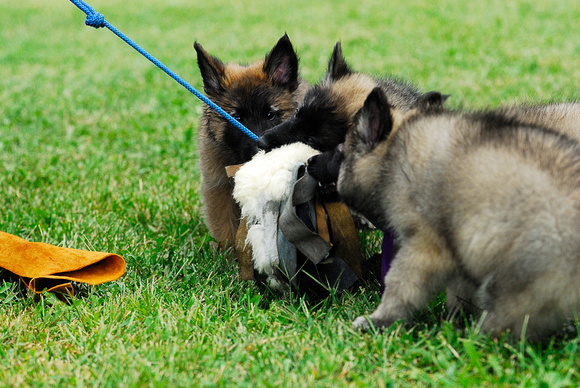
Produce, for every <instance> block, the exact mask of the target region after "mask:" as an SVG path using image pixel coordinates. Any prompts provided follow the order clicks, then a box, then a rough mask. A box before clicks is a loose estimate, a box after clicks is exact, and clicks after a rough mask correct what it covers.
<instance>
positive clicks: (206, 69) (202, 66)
mask: <svg viewBox="0 0 580 388" xmlns="http://www.w3.org/2000/svg"><path fill="white" fill-rule="evenodd" d="M193 47H194V48H195V51H197V65H198V66H199V71H200V72H201V77H202V78H203V90H205V92H206V93H207V94H209V95H215V94H217V93H220V92H221V91H223V85H222V80H223V78H224V74H225V65H224V64H223V63H222V61H220V60H219V59H217V58H216V57H213V56H211V55H209V54H208V53H207V52H206V51H205V50H204V49H203V47H202V46H201V44H199V43H197V42H195V43H194V44H193Z"/></svg>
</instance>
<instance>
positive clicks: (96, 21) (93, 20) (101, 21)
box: [85, 12, 105, 28]
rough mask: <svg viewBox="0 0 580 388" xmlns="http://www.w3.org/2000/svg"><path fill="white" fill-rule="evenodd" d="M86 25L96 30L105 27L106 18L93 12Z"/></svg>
mask: <svg viewBox="0 0 580 388" xmlns="http://www.w3.org/2000/svg"><path fill="white" fill-rule="evenodd" d="M85 24H86V25H87V26H91V27H95V28H101V27H105V16H104V15H103V14H102V13H99V12H92V13H90V14H88V15H87V18H86V20H85Z"/></svg>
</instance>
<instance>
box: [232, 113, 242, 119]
mask: <svg viewBox="0 0 580 388" xmlns="http://www.w3.org/2000/svg"><path fill="white" fill-rule="evenodd" d="M230 116H232V117H233V118H234V119H236V121H242V116H241V115H240V114H238V113H236V112H232V113H230Z"/></svg>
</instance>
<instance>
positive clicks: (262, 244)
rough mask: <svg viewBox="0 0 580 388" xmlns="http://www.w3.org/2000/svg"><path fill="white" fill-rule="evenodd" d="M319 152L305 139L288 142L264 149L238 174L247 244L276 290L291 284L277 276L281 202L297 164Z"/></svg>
mask: <svg viewBox="0 0 580 388" xmlns="http://www.w3.org/2000/svg"><path fill="white" fill-rule="evenodd" d="M318 153H319V152H318V151H316V150H315V149H313V148H311V147H310V146H308V145H306V144H303V143H294V144H288V145H285V146H282V147H280V148H277V149H274V150H272V151H270V152H268V153H265V152H264V151H260V152H258V154H256V155H255V156H254V157H253V158H252V160H250V161H249V162H247V163H246V164H245V165H243V166H242V167H241V168H240V169H239V171H238V172H237V173H236V175H235V176H234V179H235V185H234V192H233V196H234V199H235V200H236V201H237V202H238V203H239V204H240V208H241V211H242V218H245V219H246V223H247V225H248V234H247V237H246V244H250V245H251V247H252V250H253V262H254V268H255V269H256V270H257V271H258V272H260V273H262V274H265V275H267V276H268V283H269V285H270V287H271V288H273V289H276V290H280V291H283V290H286V289H287V287H288V285H287V284H284V283H281V282H280V281H278V280H277V279H276V278H275V277H274V273H275V269H276V268H277V267H278V266H279V264H280V260H279V257H278V248H277V230H278V218H279V215H280V205H281V204H282V203H284V202H285V201H286V200H287V199H288V196H289V195H290V191H291V184H292V181H293V171H294V169H295V167H296V165H298V164H304V163H306V161H307V160H308V159H309V158H310V157H312V156H314V155H316V154H318Z"/></svg>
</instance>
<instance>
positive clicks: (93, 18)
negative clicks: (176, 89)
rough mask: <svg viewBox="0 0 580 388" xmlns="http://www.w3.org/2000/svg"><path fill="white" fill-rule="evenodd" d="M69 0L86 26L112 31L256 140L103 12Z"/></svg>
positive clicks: (240, 124)
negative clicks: (109, 20) (81, 12)
mask: <svg viewBox="0 0 580 388" xmlns="http://www.w3.org/2000/svg"><path fill="white" fill-rule="evenodd" d="M70 1H71V3H73V4H74V5H76V6H77V7H78V8H79V9H80V10H81V11H83V12H84V13H85V14H86V15H87V18H86V20H85V24H86V25H87V26H91V27H94V28H102V27H106V28H108V29H109V30H110V31H111V32H113V33H114V34H115V35H117V36H118V37H119V38H121V39H122V40H123V41H124V42H125V43H127V44H128V45H129V46H131V47H133V48H134V49H135V50H137V51H138V52H139V53H140V54H141V55H143V56H144V57H145V58H147V59H149V61H151V62H152V63H153V64H154V65H155V66H157V67H158V68H160V69H161V70H163V72H165V74H167V75H168V76H170V77H171V78H173V79H174V80H175V81H176V82H177V83H178V84H180V85H181V86H183V87H184V88H185V89H187V90H188V91H189V92H191V93H192V94H193V95H194V96H196V97H197V98H199V99H200V100H201V101H203V102H204V103H205V104H207V105H208V106H209V107H210V108H211V109H213V110H215V111H216V112H217V113H219V114H220V115H221V116H223V117H224V118H225V119H226V120H228V121H229V122H230V123H232V124H233V125H234V126H236V127H237V128H238V129H240V130H241V131H242V132H243V133H245V134H246V135H247V136H249V137H250V138H251V139H252V140H254V141H256V140H258V136H256V134H255V133H253V132H252V131H250V130H249V129H248V128H246V127H245V126H244V125H242V123H240V122H239V121H237V120H236V119H234V118H233V117H232V116H231V115H230V114H228V113H227V112H226V111H225V110H223V109H222V108H221V107H220V106H219V105H217V104H215V103H214V102H213V101H212V100H210V99H209V98H207V97H206V96H204V95H203V94H201V93H200V92H199V91H198V90H197V89H195V88H194V87H193V86H191V85H190V84H189V83H187V82H186V81H185V80H184V79H183V78H181V77H180V76H178V75H177V74H176V73H174V72H173V71H172V70H171V69H169V68H168V67H167V66H165V65H164V64H163V63H161V62H160V61H159V60H158V59H157V58H155V57H154V56H153V55H151V54H149V53H148V52H147V51H145V50H144V49H143V48H141V47H140V46H139V45H138V44H137V43H135V42H133V41H132V40H131V39H129V38H128V37H127V36H126V35H125V34H123V33H122V32H121V31H119V30H117V29H116V28H115V27H114V26H113V25H111V24H110V23H109V22H107V21H106V20H105V17H104V16H103V14H101V13H99V12H96V11H95V10H94V9H93V8H92V7H91V6H90V5H88V4H87V3H86V2H84V1H83V0H70Z"/></svg>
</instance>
